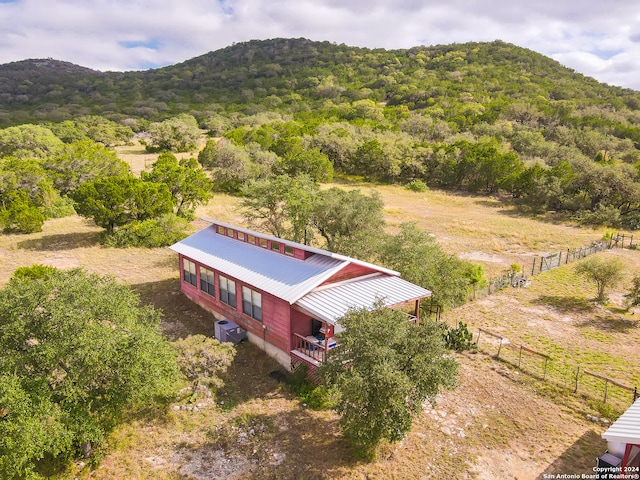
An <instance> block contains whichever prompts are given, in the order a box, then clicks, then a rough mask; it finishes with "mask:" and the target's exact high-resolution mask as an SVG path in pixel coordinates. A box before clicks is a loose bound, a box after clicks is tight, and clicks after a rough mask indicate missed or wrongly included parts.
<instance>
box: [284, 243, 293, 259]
mask: <svg viewBox="0 0 640 480" xmlns="http://www.w3.org/2000/svg"><path fill="white" fill-rule="evenodd" d="M284 254H285V255H290V256H292V257H293V254H294V249H293V247H292V246H291V245H285V246H284Z"/></svg>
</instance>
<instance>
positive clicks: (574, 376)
mask: <svg viewBox="0 0 640 480" xmlns="http://www.w3.org/2000/svg"><path fill="white" fill-rule="evenodd" d="M481 340H482V341H481ZM476 344H477V346H478V350H479V351H482V352H483V353H487V354H489V355H491V356H492V357H493V358H495V359H498V360H501V361H502V362H505V363H508V364H510V365H512V366H513V367H515V368H517V369H518V370H520V371H522V372H524V373H526V374H528V375H530V376H532V377H535V378H538V379H540V380H542V381H545V382H549V383H552V384H554V385H556V386H559V387H561V388H563V389H565V390H568V391H570V392H573V393H575V394H578V395H581V396H583V397H586V398H590V399H592V400H597V401H600V402H602V403H604V404H606V405H609V406H611V408H613V409H614V410H617V411H624V410H626V408H627V407H628V406H629V405H630V404H631V403H633V402H634V401H635V400H636V399H638V398H640V395H639V394H638V388H637V387H631V386H628V385H625V384H623V383H622V382H619V381H617V380H615V379H612V378H609V377H606V376H605V375H601V374H599V373H597V372H593V371H592V370H587V369H585V368H584V367H583V366H580V365H576V364H570V363H567V362H563V361H559V360H554V359H553V358H551V356H549V355H547V354H545V353H543V352H538V351H536V350H534V349H532V348H529V347H527V346H525V345H514V344H512V343H511V342H510V341H509V340H508V339H507V338H506V337H503V336H502V335H499V334H497V333H494V332H491V331H489V330H486V329H482V328H479V329H478V336H477V339H476Z"/></svg>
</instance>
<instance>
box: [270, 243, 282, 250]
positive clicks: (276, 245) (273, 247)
mask: <svg viewBox="0 0 640 480" xmlns="http://www.w3.org/2000/svg"><path fill="white" fill-rule="evenodd" d="M271 250H275V251H276V252H279V251H280V243H278V242H274V241H272V242H271Z"/></svg>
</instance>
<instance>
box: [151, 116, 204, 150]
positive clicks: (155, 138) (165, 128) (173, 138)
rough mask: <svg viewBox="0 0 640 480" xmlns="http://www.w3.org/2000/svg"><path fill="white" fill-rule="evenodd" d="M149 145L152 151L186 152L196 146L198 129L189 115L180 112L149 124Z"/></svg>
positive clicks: (196, 123) (198, 136) (195, 122)
mask: <svg viewBox="0 0 640 480" xmlns="http://www.w3.org/2000/svg"><path fill="white" fill-rule="evenodd" d="M148 133H149V137H150V144H149V147H150V149H151V150H154V151H165V150H166V151H170V152H188V151H190V150H193V149H195V148H196V147H197V146H198V140H199V139H200V129H199V128H198V122H197V121H196V119H195V118H193V116H191V115H187V114H184V113H183V114H181V115H178V116H177V117H173V118H170V119H168V120H165V121H163V122H158V123H152V124H151V125H149V131H148Z"/></svg>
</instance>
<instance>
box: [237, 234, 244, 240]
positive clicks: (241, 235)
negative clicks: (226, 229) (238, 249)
mask: <svg viewBox="0 0 640 480" xmlns="http://www.w3.org/2000/svg"><path fill="white" fill-rule="evenodd" d="M238 240H242V241H243V242H244V233H242V232H238Z"/></svg>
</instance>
